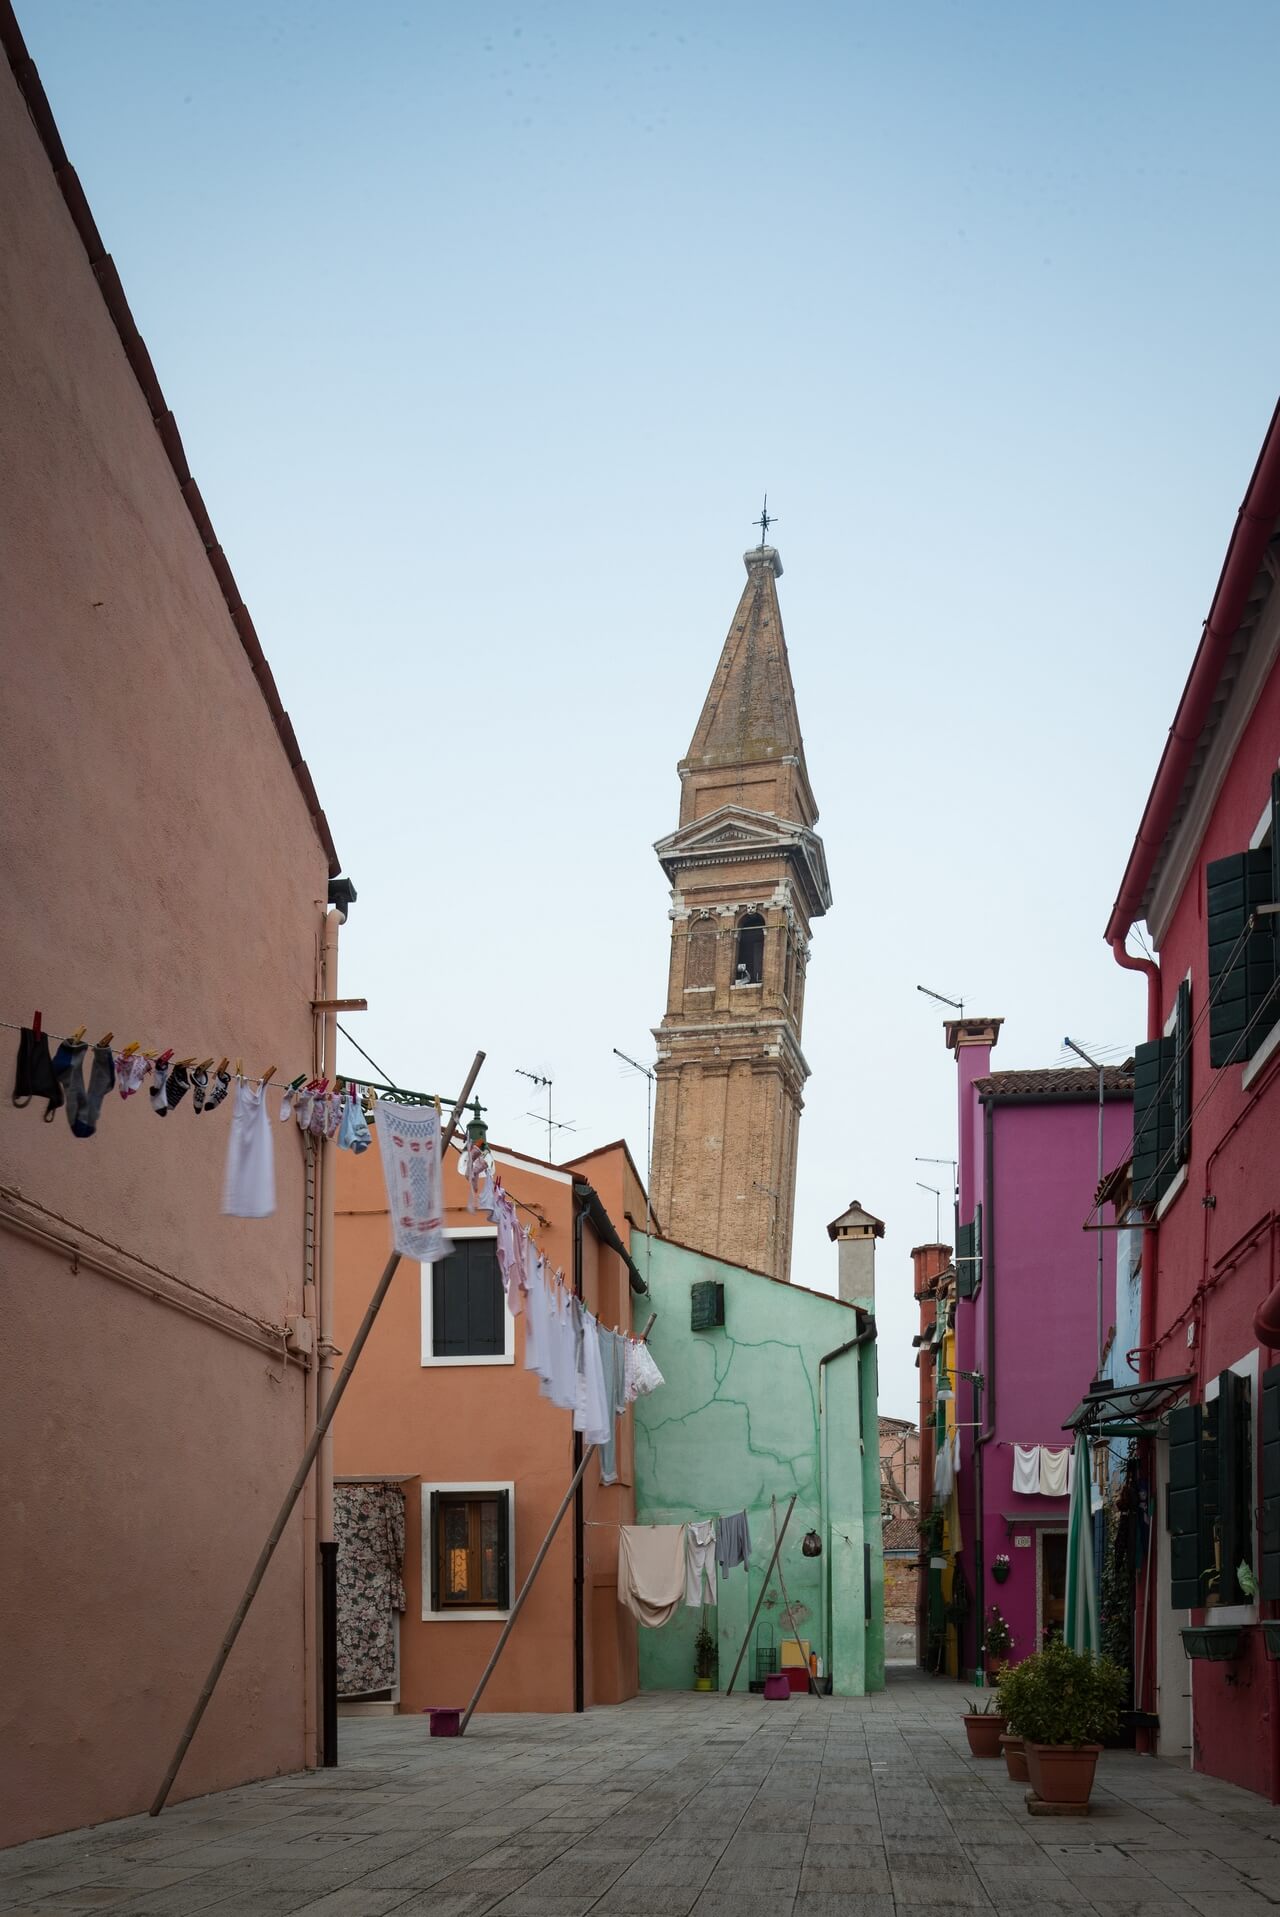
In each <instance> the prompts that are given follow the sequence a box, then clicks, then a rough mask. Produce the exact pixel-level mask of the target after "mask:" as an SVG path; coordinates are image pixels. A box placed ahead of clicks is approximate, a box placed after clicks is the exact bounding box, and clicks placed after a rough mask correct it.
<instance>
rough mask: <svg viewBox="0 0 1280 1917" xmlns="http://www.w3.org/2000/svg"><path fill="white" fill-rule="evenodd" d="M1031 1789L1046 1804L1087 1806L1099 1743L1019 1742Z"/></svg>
mask: <svg viewBox="0 0 1280 1917" xmlns="http://www.w3.org/2000/svg"><path fill="white" fill-rule="evenodd" d="M1022 1748H1023V1751H1024V1753H1025V1755H1026V1760H1027V1772H1028V1774H1029V1776H1030V1779H1031V1788H1032V1790H1033V1791H1034V1792H1035V1794H1036V1796H1037V1797H1040V1798H1043V1800H1044V1802H1045V1803H1046V1804H1081V1805H1083V1804H1087V1803H1088V1802H1089V1792H1090V1791H1091V1790H1092V1789H1093V1773H1094V1771H1095V1770H1096V1769H1097V1765H1098V1759H1099V1757H1101V1755H1102V1746H1101V1744H1081V1745H1079V1746H1078V1747H1077V1746H1075V1745H1072V1744H1033V1743H1032V1742H1031V1739H1030V1738H1026V1739H1024V1741H1023V1746H1022Z"/></svg>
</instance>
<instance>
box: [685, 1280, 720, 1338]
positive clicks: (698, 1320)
mask: <svg viewBox="0 0 1280 1917" xmlns="http://www.w3.org/2000/svg"><path fill="white" fill-rule="evenodd" d="M723 1323H724V1286H723V1285H718V1284H716V1282H715V1281H714V1279H706V1280H704V1281H703V1283H701V1284H697V1285H690V1287H689V1329H690V1331H715V1330H717V1329H718V1328H719V1327H720V1326H721V1325H723Z"/></svg>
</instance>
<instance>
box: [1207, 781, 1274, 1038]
mask: <svg viewBox="0 0 1280 1917" xmlns="http://www.w3.org/2000/svg"><path fill="white" fill-rule="evenodd" d="M1270 809H1271V817H1270V821H1269V823H1268V824H1267V825H1266V827H1265V829H1264V830H1263V831H1262V833H1261V834H1260V839H1259V843H1258V844H1256V845H1254V846H1252V847H1251V848H1250V849H1249V850H1248V851H1247V852H1233V853H1232V854H1231V856H1230V857H1229V858H1226V859H1213V860H1211V861H1210V863H1209V864H1208V865H1207V866H1206V867H1205V916H1206V919H1207V921H1208V943H1209V1000H1210V1004H1209V1063H1210V1064H1211V1065H1214V1066H1223V1065H1237V1064H1243V1063H1244V1062H1245V1061H1246V1060H1248V1059H1251V1058H1252V1057H1253V1056H1254V1054H1255V1052H1257V1050H1258V1048H1259V1047H1260V1046H1261V1045H1262V1043H1263V1041H1264V1040H1265V1039H1266V1038H1267V1037H1268V1035H1269V1034H1270V1032H1271V1029H1272V1027H1273V1026H1274V1025H1275V1024H1276V1022H1277V1020H1278V1019H1280V921H1278V920H1277V918H1276V916H1275V915H1274V914H1268V915H1267V916H1265V917H1261V918H1254V917H1253V913H1254V908H1255V907H1256V906H1259V905H1268V904H1273V903H1275V902H1276V900H1277V899H1280V773H1274V774H1273V775H1272V779H1271V808H1270Z"/></svg>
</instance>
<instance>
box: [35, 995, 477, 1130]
mask: <svg viewBox="0 0 1280 1917" xmlns="http://www.w3.org/2000/svg"><path fill="white" fill-rule="evenodd" d="M0 1030H4V1031H10V1032H18V1033H25V1032H30V1033H31V1034H32V1035H33V1037H34V1038H36V1039H43V1040H45V1042H46V1043H52V1044H54V1045H58V1046H63V1045H67V1046H70V1045H83V1046H84V1048H85V1054H86V1056H87V1055H88V1054H89V1053H95V1054H96V1053H97V1052H98V1051H100V1050H103V1049H110V1051H111V1056H112V1059H113V1061H114V1063H115V1065H116V1069H117V1071H118V1070H119V1062H120V1060H121V1059H124V1058H132V1059H135V1060H145V1061H146V1063H145V1065H144V1067H143V1075H142V1082H145V1080H146V1078H147V1077H148V1076H150V1075H153V1074H154V1071H155V1067H156V1065H157V1063H159V1062H161V1061H163V1063H164V1064H165V1066H166V1067H167V1069H168V1071H169V1072H170V1073H171V1072H172V1071H173V1069H174V1067H175V1066H177V1067H179V1068H180V1069H182V1070H183V1071H189V1072H190V1076H191V1079H192V1082H193V1084H194V1083H195V1072H196V1071H200V1070H203V1071H205V1072H206V1073H209V1075H210V1076H212V1077H213V1078H214V1079H215V1080H220V1079H221V1077H222V1075H223V1073H224V1072H225V1073H226V1077H227V1082H228V1085H231V1084H242V1085H262V1086H263V1087H265V1088H268V1089H269V1092H270V1095H272V1096H278V1097H280V1098H286V1097H289V1095H290V1094H291V1093H294V1092H296V1091H298V1090H299V1089H300V1088H302V1087H303V1086H306V1085H312V1086H324V1087H325V1089H326V1092H327V1090H328V1087H329V1085H330V1083H332V1085H333V1088H334V1092H335V1093H337V1092H340V1091H341V1090H342V1089H344V1088H345V1087H347V1086H350V1085H352V1084H359V1085H360V1087H361V1088H362V1089H363V1090H364V1091H367V1092H369V1093H380V1094H381V1095H382V1096H383V1097H384V1098H387V1099H390V1100H392V1101H393V1102H395V1103H397V1104H410V1105H434V1106H435V1107H436V1108H437V1110H438V1109H439V1108H440V1107H441V1105H452V1104H454V1103H455V1102H456V1101H455V1100H454V1099H452V1098H447V1097H444V1095H443V1094H441V1093H438V1092H418V1091H410V1090H409V1089H407V1088H406V1087H404V1086H400V1085H386V1084H382V1083H380V1082H379V1081H378V1080H377V1079H369V1078H361V1079H359V1080H357V1079H355V1078H354V1077H353V1076H352V1075H351V1074H342V1073H340V1074H337V1075H335V1077H334V1078H333V1079H332V1081H330V1080H329V1079H328V1078H321V1077H320V1076H319V1075H318V1074H316V1073H314V1072H312V1071H311V1069H310V1068H308V1069H307V1070H306V1071H304V1072H298V1073H297V1074H295V1076H294V1077H293V1078H292V1079H290V1080H279V1081H277V1082H276V1083H274V1084H273V1083H272V1080H273V1078H275V1074H276V1073H277V1072H278V1071H279V1066H278V1065H274V1064H273V1065H268V1066H266V1067H264V1069H263V1070H262V1071H261V1072H257V1073H254V1072H245V1071H244V1069H243V1058H242V1057H237V1058H236V1061H235V1070H234V1071H232V1070H230V1069H229V1067H230V1063H231V1056H232V1055H231V1054H230V1053H229V1052H228V1053H224V1054H222V1055H221V1060H220V1063H219V1065H218V1069H217V1071H216V1072H211V1073H210V1072H209V1068H210V1067H211V1066H212V1065H213V1063H214V1060H215V1058H217V1057H218V1054H217V1053H216V1052H212V1053H210V1054H209V1056H208V1057H207V1058H205V1059H199V1058H198V1055H197V1054H196V1053H192V1054H191V1055H190V1057H185V1056H184V1057H183V1058H180V1059H175V1057H174V1054H175V1052H176V1051H177V1047H176V1046H174V1045H170V1046H167V1047H165V1048H164V1049H163V1050H162V1049H161V1048H159V1047H158V1046H154V1045H150V1046H149V1045H146V1044H145V1043H143V1042H142V1041H141V1040H138V1039H134V1040H132V1041H131V1042H130V1043H129V1044H128V1045H127V1046H120V1047H116V1046H113V1045H112V1040H113V1039H114V1037H115V1033H114V1032H106V1033H104V1034H103V1037H102V1038H101V1039H98V1040H95V1041H93V1042H92V1043H90V1042H89V1040H88V1039H87V1037H86V1033H87V1031H88V1027H87V1026H83V1025H82V1026H80V1027H79V1029H78V1030H77V1031H75V1032H64V1033H58V1032H51V1031H49V1030H48V1028H47V1027H45V1026H44V1025H43V1024H42V1021H41V1019H40V1014H39V1012H37V1013H36V1014H35V1015H34V1019H33V1022H32V1024H31V1025H30V1026H28V1025H23V1024H20V1023H19V1022H18V1021H17V1020H15V1019H8V1018H0ZM344 1036H347V1037H349V1034H344ZM350 1042H351V1043H352V1044H355V1041H354V1039H351V1040H350ZM360 1049H361V1048H360V1047H359V1046H358V1045H357V1046H356V1050H357V1051H360ZM362 1056H364V1057H368V1054H367V1053H362ZM370 1062H371V1063H372V1061H370ZM192 1067H195V1071H192V1070H191V1068H192ZM135 1089H136V1088H135ZM39 1095H40V1094H36V1096H39ZM330 1095H332V1094H330ZM223 1096H224V1097H225V1093H224V1094H223ZM218 1102H219V1103H221V1100H219V1101H218ZM368 1103H369V1101H368V1100H366V1109H367V1108H368ZM468 1109H469V1110H474V1111H475V1112H476V1113H479V1111H480V1110H481V1109H482V1108H481V1107H480V1106H479V1105H478V1104H474V1103H473V1104H472V1105H471V1106H469V1107H468Z"/></svg>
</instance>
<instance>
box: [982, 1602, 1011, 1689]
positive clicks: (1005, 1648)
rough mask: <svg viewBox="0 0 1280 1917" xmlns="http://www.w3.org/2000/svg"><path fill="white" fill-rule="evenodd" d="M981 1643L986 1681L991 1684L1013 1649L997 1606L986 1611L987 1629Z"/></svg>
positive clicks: (1008, 1631)
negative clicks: (984, 1659) (985, 1668)
mask: <svg viewBox="0 0 1280 1917" xmlns="http://www.w3.org/2000/svg"><path fill="white" fill-rule="evenodd" d="M982 1643H983V1649H984V1651H985V1653H986V1667H987V1681H988V1683H991V1682H993V1681H995V1680H996V1679H998V1678H999V1677H1000V1675H1001V1673H1002V1672H1003V1671H1004V1668H1005V1666H1006V1665H1007V1664H1008V1662H1009V1653H1010V1651H1011V1650H1012V1649H1013V1635H1012V1633H1011V1631H1010V1630H1009V1626H1008V1624H1007V1622H1006V1621H1005V1617H1004V1613H1003V1612H1002V1611H1001V1609H1000V1606H999V1605H998V1604H993V1605H991V1607H990V1608H989V1610H988V1611H987V1628H986V1632H985V1634H984V1636H983V1640H982Z"/></svg>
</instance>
